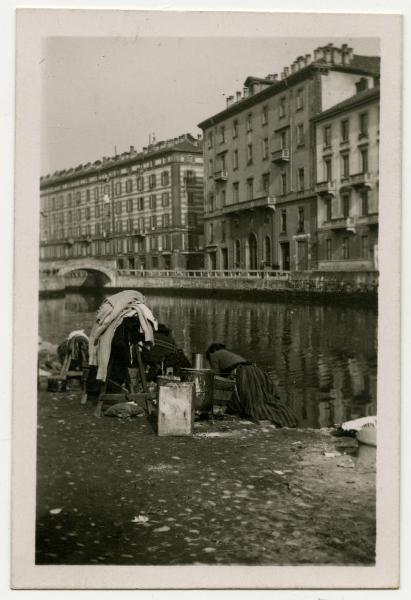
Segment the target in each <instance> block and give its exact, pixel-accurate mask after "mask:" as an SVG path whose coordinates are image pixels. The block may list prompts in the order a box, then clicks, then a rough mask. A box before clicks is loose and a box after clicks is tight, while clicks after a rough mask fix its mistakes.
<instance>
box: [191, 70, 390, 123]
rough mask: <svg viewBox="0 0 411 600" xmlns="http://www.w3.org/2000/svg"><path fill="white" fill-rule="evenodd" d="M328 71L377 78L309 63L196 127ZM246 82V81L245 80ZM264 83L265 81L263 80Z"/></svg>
mask: <svg viewBox="0 0 411 600" xmlns="http://www.w3.org/2000/svg"><path fill="white" fill-rule="evenodd" d="M329 71H338V72H342V73H354V74H356V75H368V76H372V77H376V76H378V74H376V73H375V72H372V71H370V70H366V69H363V68H360V67H352V66H350V65H336V64H329V63H325V62H314V63H310V64H309V65H307V66H306V67H303V68H302V69H300V70H299V71H297V72H296V73H292V74H291V75H289V76H288V77H286V78H284V79H281V80H280V81H275V82H273V83H272V85H270V86H269V87H267V88H265V89H264V90H261V91H259V92H257V93H256V94H253V95H251V96H247V97H245V98H242V99H241V100H239V101H238V102H234V103H233V104H231V105H230V106H228V107H227V108H225V109H224V110H222V111H220V112H219V113H216V114H215V115H213V116H212V117H209V118H207V119H205V120H204V121H201V123H199V124H198V127H199V128H200V129H202V130H203V131H204V130H206V129H208V128H209V127H212V126H213V125H216V124H218V123H221V122H222V121H225V120H226V119H228V118H230V117H232V116H234V115H236V114H239V113H241V112H243V111H244V110H246V109H248V108H251V107H252V106H255V105H256V104H260V103H261V102H262V101H264V100H267V99H268V98H271V97H272V96H276V95H277V94H281V93H284V92H285V91H287V89H289V88H290V87H294V86H295V85H298V84H300V83H301V82H302V81H304V80H306V79H310V78H312V77H314V75H316V74H318V73H325V74H326V73H328V72H329ZM246 81H247V80H246ZM264 81H265V80H264Z"/></svg>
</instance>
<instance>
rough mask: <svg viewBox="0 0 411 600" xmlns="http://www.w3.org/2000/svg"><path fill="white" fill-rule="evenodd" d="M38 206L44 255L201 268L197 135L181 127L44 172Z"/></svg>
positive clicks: (200, 174) (121, 264)
mask: <svg viewBox="0 0 411 600" xmlns="http://www.w3.org/2000/svg"><path fill="white" fill-rule="evenodd" d="M40 206H41V226H40V259H41V260H42V261H51V260H62V259H67V260H70V259H71V260H73V259H76V258H80V257H82V258H84V257H93V258H97V259H98V258H105V259H115V260H116V263H117V267H118V268H120V269H121V268H123V269H193V268H201V267H202V265H203V262H202V261H203V247H202V245H203V206H204V202H203V155H202V140H201V139H199V138H194V137H193V136H191V135H190V134H184V135H181V136H179V137H178V138H173V139H171V140H167V141H162V142H158V143H152V144H150V145H149V146H147V147H146V148H143V150H142V151H141V152H137V151H135V149H134V147H130V150H129V151H128V152H124V153H122V154H120V155H117V156H114V157H111V158H107V157H104V158H103V159H102V160H97V161H95V162H94V163H88V164H85V165H79V166H78V167H76V168H72V169H67V170H64V171H58V172H56V173H54V174H53V175H47V176H45V177H42V178H41V180H40Z"/></svg>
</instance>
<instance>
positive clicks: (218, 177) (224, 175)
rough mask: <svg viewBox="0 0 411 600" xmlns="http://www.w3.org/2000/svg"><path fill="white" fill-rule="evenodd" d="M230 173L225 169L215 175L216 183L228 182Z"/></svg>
mask: <svg viewBox="0 0 411 600" xmlns="http://www.w3.org/2000/svg"><path fill="white" fill-rule="evenodd" d="M227 178H228V173H227V171H226V170H225V169H222V170H220V171H216V172H215V173H214V181H227Z"/></svg>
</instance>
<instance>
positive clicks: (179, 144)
mask: <svg viewBox="0 0 411 600" xmlns="http://www.w3.org/2000/svg"><path fill="white" fill-rule="evenodd" d="M202 151H203V141H202V139H201V138H195V137H194V136H192V135H191V134H190V133H184V134H182V135H180V136H178V137H176V138H171V139H169V140H164V141H160V142H155V143H152V144H149V145H148V146H146V147H144V148H143V149H142V150H141V151H139V152H138V151H137V150H135V148H134V146H130V149H129V150H128V151H127V152H122V153H121V154H116V155H114V156H109V157H107V156H103V157H102V159H101V160H96V161H94V162H88V163H85V164H80V165H77V166H76V167H72V168H69V169H63V170H61V171H55V172H54V173H53V174H48V175H44V176H42V177H40V185H41V186H45V185H49V184H51V183H56V182H57V181H60V180H64V179H66V178H68V179H71V178H74V177H81V176H84V175H90V174H91V173H95V172H99V171H101V170H110V169H113V168H116V167H119V166H122V165H124V164H130V163H134V162H141V161H142V160H147V159H148V158H155V157H156V156H159V155H163V154H168V153H169V152H187V153H192V154H202Z"/></svg>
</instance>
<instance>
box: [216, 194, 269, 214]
mask: <svg viewBox="0 0 411 600" xmlns="http://www.w3.org/2000/svg"><path fill="white" fill-rule="evenodd" d="M276 204H277V198H276V197H274V196H262V197H261V198H253V199H252V200H245V201H244V202H237V203H236V204H229V205H228V206H224V207H223V209H222V212H223V214H225V215H227V214H235V213H239V212H244V211H248V210H256V209H259V208H269V209H271V210H275V206H276Z"/></svg>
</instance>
